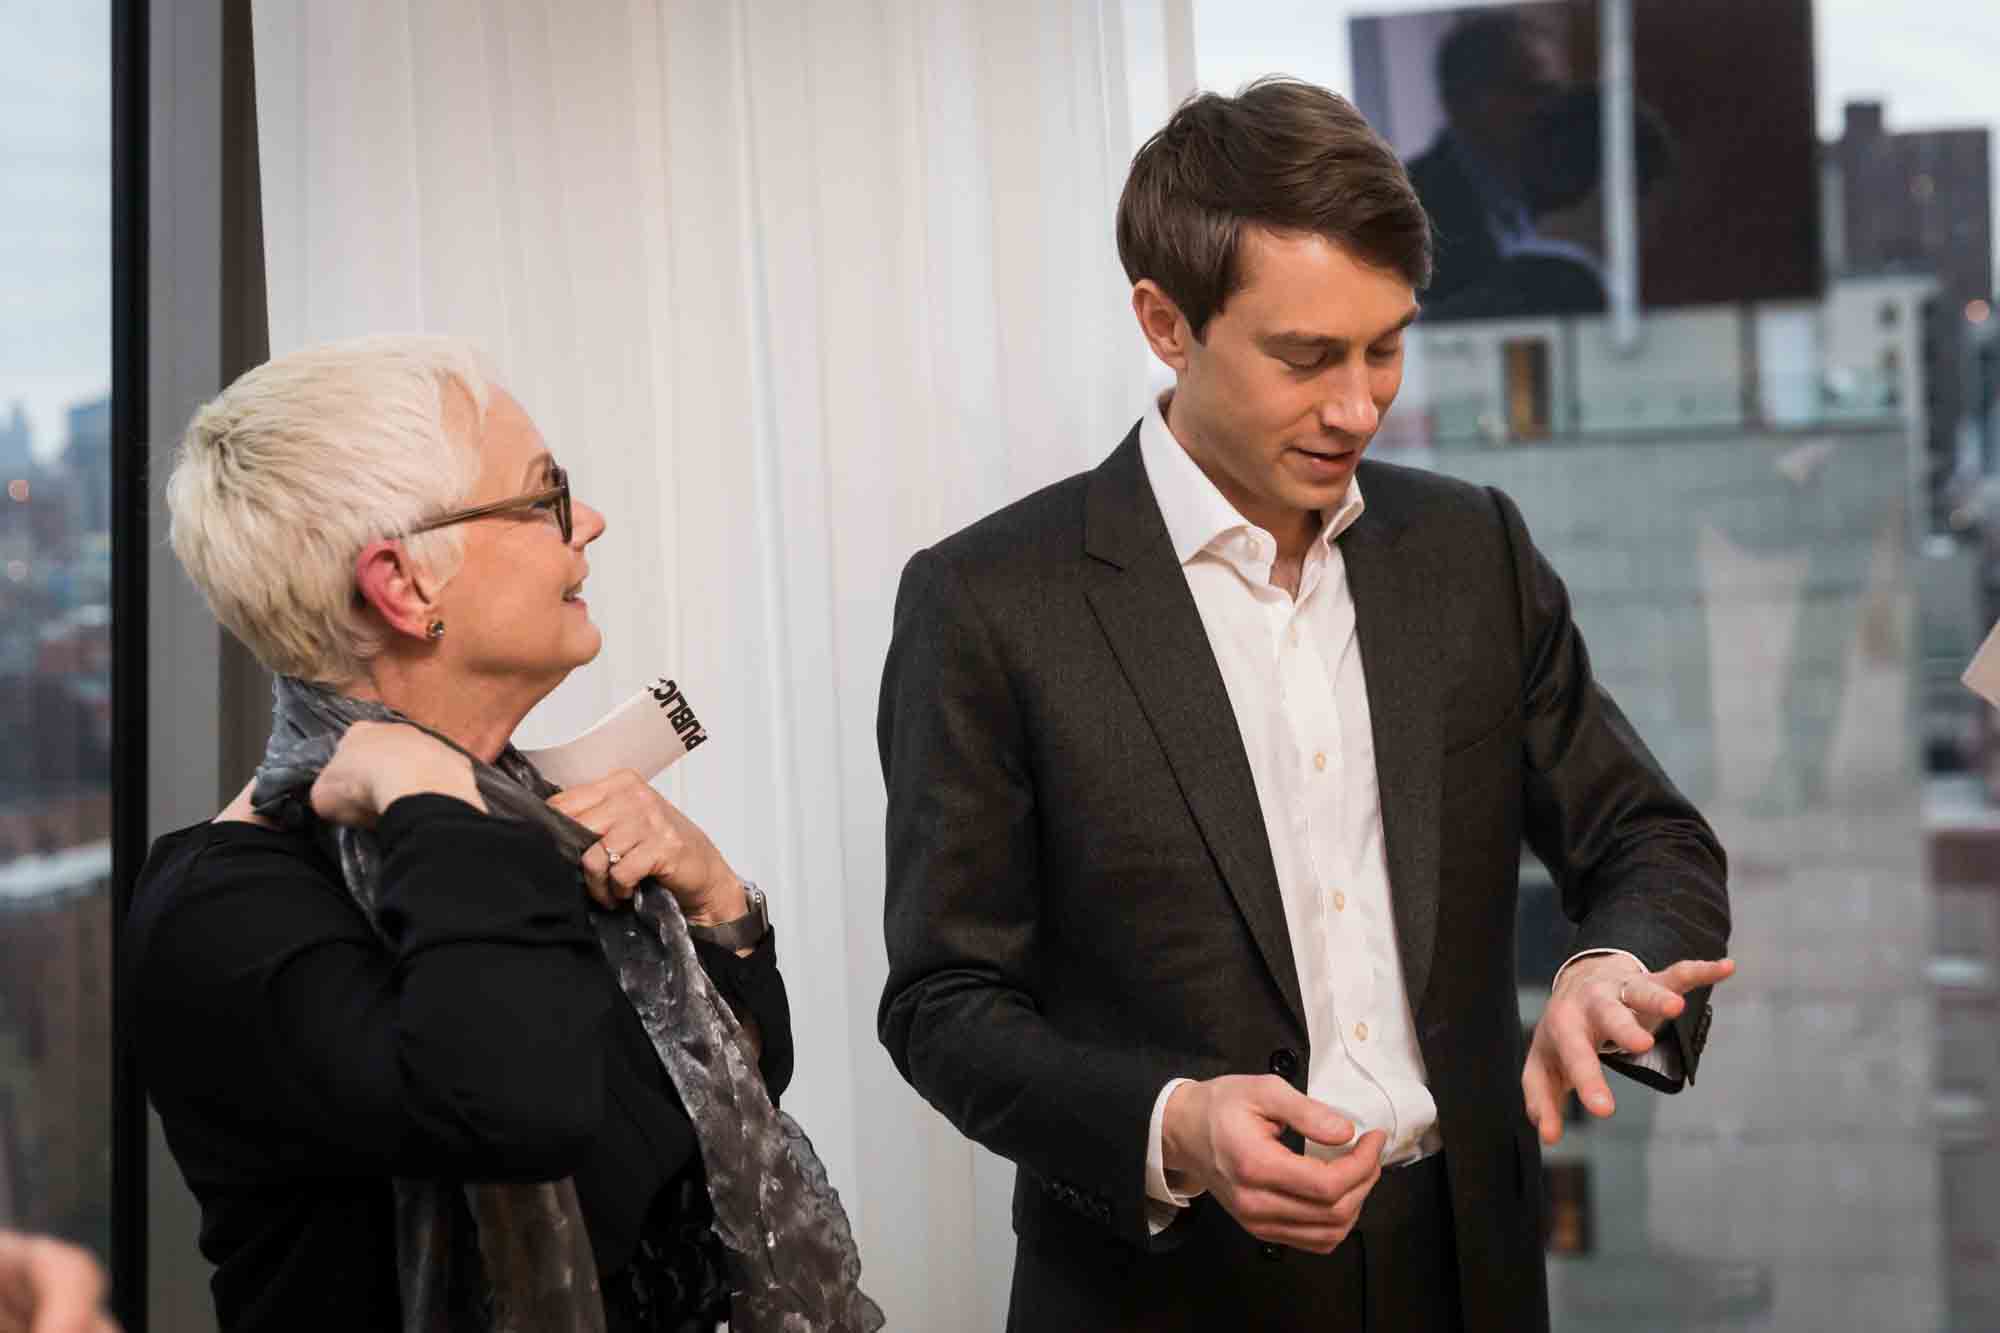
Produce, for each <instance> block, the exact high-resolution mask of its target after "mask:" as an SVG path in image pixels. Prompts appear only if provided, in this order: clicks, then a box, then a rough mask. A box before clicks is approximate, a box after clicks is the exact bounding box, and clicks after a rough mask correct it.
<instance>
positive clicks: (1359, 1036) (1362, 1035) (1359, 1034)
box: [1354, 1023, 1368, 1041]
mask: <svg viewBox="0 0 2000 1333" xmlns="http://www.w3.org/2000/svg"><path fill="white" fill-rule="evenodd" d="M1354 1039H1355V1040H1356V1041H1367V1040H1368V1025H1367V1024H1366V1023H1356V1024H1355V1025H1354Z"/></svg>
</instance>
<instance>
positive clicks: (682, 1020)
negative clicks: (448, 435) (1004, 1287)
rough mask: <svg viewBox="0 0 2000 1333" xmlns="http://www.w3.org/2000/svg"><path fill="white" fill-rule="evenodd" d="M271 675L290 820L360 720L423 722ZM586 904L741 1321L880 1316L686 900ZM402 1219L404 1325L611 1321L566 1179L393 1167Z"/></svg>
mask: <svg viewBox="0 0 2000 1333" xmlns="http://www.w3.org/2000/svg"><path fill="white" fill-rule="evenodd" d="M273 693H274V696H275V697H274V701H273V706H272V717H271V740H270V744H269V746H268V748H267V749H266V750H265V753H264V763H263V765H262V767H260V768H259V769H258V770H257V784H256V790H255V792H254V793H253V795H252V801H253V803H254V805H255V806H256V808H257V810H258V812H259V813H260V814H264V815H266V816H269V817H272V818H274V819H277V820H279V821H280V822H282V823H286V824H289V825H292V826H297V825H298V823H299V822H300V819H301V815H302V812H303V811H304V810H306V809H309V808H310V802H309V800H308V794H309V792H310V791H311V788H312V783H313V780H314V778H316V777H317V776H318V775H319V771H320V770H321V769H322V768H324V767H325V766H326V764H327V761H328V760H329V759H331V758H332V756H333V751H334V747H335V746H337V745H338V744H339V743H340V738H341V736H342V735H343V734H345V732H346V730H347V728H348V727H349V726H351V725H352V724H354V723H356V722H362V721H377V722H404V723H409V724H410V725H412V726H419V727H420V728H421V729H422V730H425V731H427V732H428V731H429V728H424V727H421V724H419V723H414V722H412V721H411V719H409V718H407V717H404V716H403V715H402V714H400V713H398V712H396V711H395V710H394V709H391V708H387V707H384V706H383V705H381V704H376V703H368V702H365V701H362V700H357V699H350V698H347V697H346V696H344V695H340V694H335V693H333V692H332V691H330V690H326V689H323V688H321V687H319V686H316V685H311V684H307V683H305V682H303V681H299V680H295V679H292V678H290V677H286V678H282V679H280V680H279V681H278V682H277V685H276V688H275V690H274V691H273ZM430 734H431V735H434V736H435V735H437V733H435V732H430ZM438 739H439V740H442V741H445V743H446V744H447V745H449V744H451V742H450V741H448V740H445V738H444V737H442V736H439V737H438ZM453 748H454V749H456V748H457V747H456V746H454V747H453ZM468 758H471V759H472V771H473V775H474V777H475V778H476V780H477V782H478V785H479V794H480V795H481V796H482V797H483V798H484V799H485V801H486V806H487V809H488V810H490V811H491V812H492V813H493V814H494V815H496V816H498V817H500V818H502V819H512V820H517V821H519V822H522V823H528V824H534V825H536V826H538V827H540V828H542V829H545V830H546V831H547V832H548V834H549V836H550V837H552V838H554V839H555V841H556V845H557V846H559V847H560V848H562V850H563V852H564V854H565V855H567V856H568V857H569V858H570V859H571V860H577V859H579V858H580V857H581V856H582V855H583V853H584V850H585V849H586V848H588V847H589V846H590V845H591V844H592V843H594V842H596V841H597V835H596V834H594V833H592V832H591V831H590V830H589V829H587V828H585V827H584V826H583V825H581V824H579V823H577V822H576V821H574V820H572V819H569V818H567V817H566V816H564V815H562V814H561V813H559V812H558V811H556V810H555V809H553V808H551V807H550V806H549V804H548V802H547V797H548V796H549V795H550V794H552V793H553V792H554V791H555V788H554V786H552V785H551V784H550V783H549V782H547V781H546V780H545V779H544V778H543V777H542V776H541V774H539V773H537V772H536V771H535V769H534V767H533V766H532V765H530V764H529V763H528V762H527V760H525V759H523V758H522V757H521V756H520V754H519V753H518V752H516V751H515V750H514V749H513V748H512V747H511V746H510V747H509V748H508V749H507V750H506V751H504V752H503V753H502V754H501V755H500V757H499V759H498V760H497V761H496V762H495V763H493V764H486V763H482V762H480V761H479V760H478V759H477V758H476V757H472V756H468ZM334 840H335V842H336V844H337V848H338V852H339V860H340V869H341V874H342V875H343V877H344V878H345V879H346V881H347V889H348V892H349V893H351V894H352V895H353V896H354V900H355V902H356V903H358V904H359V905H360V907H361V910H362V911H363V912H365V913H366V914H367V916H368V919H369V920H370V921H371V922H374V921H375V920H376V916H377V910H378V901H377V895H378V893H379V891H380V888H381V871H382V858H381V851H380V848H379V846H378V845H377V843H376V840H375V837H374V835H373V834H372V833H371V832H369V831H368V830H365V829H349V828H342V829H338V830H336V831H335V833H334ZM581 891H582V890H581V888H580V887H579V889H578V892H579V893H580V892H581ZM591 918H592V923H593V925H594V926H595V927H596V930H597V938H598V943H599V944H600V945H601V946H602V948H603V950H604V956H605V958H606V959H607V960H608V961H609V962H610V964H611V967H612V969H613V970H614V971H615V972H616V973H617V974H618V984H619V986H620V987H621V988H622V989H623V990H624V992H625V997H626V999H627V1000H629V1001H630V1002H631V1004H632V1007H633V1009H634V1010H636V1011H637V1012H638V1015H639V1021H640V1023H641V1024H642V1025H643V1026H644V1027H645V1029H646V1035H647V1036H648V1037H649V1038H651V1040H652V1043H653V1049H654V1051H655V1052H657V1053H658V1055H659V1057H660V1063H661V1065H662V1066H664V1067H665V1069H666V1071H667V1074H668V1075H669V1077H671V1078H672V1080H673V1084H674V1088H675V1089H676V1090H677V1091H678V1092H679V1093H680V1098H681V1104H682V1105H683V1106H685V1107H686V1108H687V1113H688V1117H689V1119H691V1120H692V1121H693V1122H694V1128H695V1134H696V1136H697V1137H698V1138H699V1140H700V1143H701V1160H702V1164H703V1166H704V1168H705V1169H706V1171H707V1177H708V1192H709V1197H710V1199H711V1200H712V1201H713V1203H714V1205H715V1231H716V1234H717V1236H718V1237H719V1238H720V1239H721V1241H722V1244H723V1247H724V1249H725V1250H726V1251H727V1254H728V1262H729V1277H730V1281H731V1286H732V1292H731V1298H730V1320H729V1326H730V1328H731V1330H732V1333H875V1330H878V1329H880V1328H881V1327H882V1323H883V1318H882V1311H881V1310H880V1308H879V1307H877V1306H876V1304H875V1303H874V1302H873V1301H872V1300H870V1299H869V1298H868V1297H867V1296H865V1295H864V1294H862V1291H861V1288H860V1285H859V1283H860V1277H861V1259H860V1256H859V1255H858V1254H857V1253H856V1252H855V1248H854V1237H853V1233H852V1232H851V1231H850V1230H849V1227H848V1223H847V1214H846V1213H845V1212H844V1211H842V1209H841V1206H840V1197H839V1195H838V1194H836V1193H835V1192H834V1189H833V1186H832V1185H831V1184H830V1183H829V1182H828V1180H827V1177H826V1170H825V1168H824V1167H822V1166H821V1165H820V1161H819V1158H818V1156H817V1155H816V1154H815V1153H814V1152H813V1147H812V1144H811V1142H810V1141H809V1140H808V1139H807V1138H806V1136H805V1132H804V1131H803V1130H801V1129H800V1128H799V1126H798V1124H797V1123H796V1122H795V1121H793V1120H792V1118H791V1117H790V1116H788V1115H786V1114H784V1113H783V1112H782V1111H779V1110H778V1109H777V1108H775V1107H774V1106H772V1105H771V1099H770V1096H769V1095H768V1094H767V1093H766V1091H765V1088H764V1083H763V1079H762V1078H761V1076H760V1075H759V1074H758V1072H757V1061H756V1058H755V1056H754V1054H753V1053H752V1051H751V1048H750V1045H749V1043H748V1041H747V1039H746V1038H745V1035H744V1032H743V1028H742V1026H741V1025H740V1024H739V1023H738V1022H737V1020H736V1016H735V1015H734V1014H733V1013H731V1012H730V1009H729V1006H728V1005H727V1004H726V1003H724V1002H723V1001H722V1000H721V998H720V997H718V996H717V995H716V993H715V991H714V989H713V988H712V987H711V986H710V985H709V982H708V976H707V974H706V973H705V972H703V971H702V967H701V963H700V962H699V960H698V959H697V958H696V957H695V952H694V946H693V944H692V943H691V942H690V941H689V939H688V932H687V922H686V920H685V918H683V917H682V915H681V910H680V905H679V904H678V903H677V902H675V900H674V897H673V895H672V894H671V893H668V892H667V891H666V890H665V889H664V888H662V887H661V886H660V885H659V884H657V883H656V882H654V881H652V880H648V881H646V882H645V883H644V884H643V885H642V886H641V888H640V891H639V892H638V894H636V895H635V896H634V898H633V900H632V908H631V910H629V911H624V910H621V911H616V912H596V911H593V912H592V913H591ZM468 1219H469V1223H468ZM396 1228H397V1236H396V1250H397V1259H398V1264H399V1267H400V1270H401V1271H400V1274H399V1278H400V1284H401V1291H402V1309H403V1328H404V1333H444V1330H449V1329H456V1328H462V1327H464V1322H463V1321H464V1316H465V1311H464V1308H463V1307H464V1306H465V1304H466V1303H467V1300H468V1297H470V1298H471V1299H472V1300H473V1301H474V1302H476V1304H477V1305H478V1306H479V1307H482V1308H483V1309H484V1311H485V1317H484V1319H483V1320H482V1321H481V1324H480V1326H481V1327H483V1328H485V1329H489V1330H492V1331H493V1333H602V1330H603V1329H604V1309H603V1300H602V1297H601V1295H600V1293H599V1291H598V1286H597V1266H596V1263H595V1262H594V1261H593V1259H592V1257H591V1252H590V1237H589V1235H588V1234H587V1233H586V1232H585V1230H584V1225H583V1217H582V1214H581V1213H580V1212H579V1211H578V1208H577V1198H576V1187H575V1185H574V1184H573V1183H572V1182H570V1181H568V1180H559V1181H555V1182H552V1183H544V1184H478V1185H462V1184H457V1183H454V1182H449V1181H443V1180H398V1181H396ZM471 1233H476V1235H475V1234H471Z"/></svg>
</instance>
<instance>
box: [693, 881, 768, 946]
mask: <svg viewBox="0 0 2000 1333" xmlns="http://www.w3.org/2000/svg"><path fill="white" fill-rule="evenodd" d="M743 892H744V893H745V894H746V895H747V896H748V897H749V899H750V910H749V911H747V912H745V913H744V914H743V915H742V916H739V917H737V918H736V919H735V920H734V921H724V922H722V923H721V924H720V925H715V926H697V925H695V924H694V923H693V922H689V923H688V935H689V936H690V937H691V938H693V939H697V940H700V941H701V942H702V943H703V944H713V945H716V946H718V947H720V948H724V949H730V950H736V949H748V948H752V947H754V946H755V945H756V944H757V943H758V942H759V941H760V940H762V939H763V938H764V932H766V931H768V930H769V929H770V928H771V919H770V917H769V916H767V915H766V914H765V911H764V891H763V890H762V889H760V888H758V887H757V886H756V885H755V884H752V883H751V882H750V881H749V880H747V879H746V880H744V881H743Z"/></svg>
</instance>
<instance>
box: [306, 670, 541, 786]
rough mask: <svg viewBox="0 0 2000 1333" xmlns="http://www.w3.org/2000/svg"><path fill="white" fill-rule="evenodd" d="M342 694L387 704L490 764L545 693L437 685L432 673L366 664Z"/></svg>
mask: <svg viewBox="0 0 2000 1333" xmlns="http://www.w3.org/2000/svg"><path fill="white" fill-rule="evenodd" d="M340 692H341V693H342V694H345V695H348V696H349V697H351V698H355V699H367V700H371V701H373V702H375V703H380V704H386V705H388V706H389V707H390V708H393V709H395V710H396V711H397V712H399V713H401V714H403V715H404V716H405V717H407V718H409V719H410V720H411V721H413V722H421V723H422V724H423V725H425V726H426V727H429V728H430V729H431V730H432V731H435V732H437V733H438V734H439V735H440V736H443V737H445V738H447V739H448V740H450V741H451V742H452V743H453V744H454V745H457V746H458V747H459V748H460V749H462V750H464V751H465V752H466V753H467V754H470V755H472V756H474V757H475V758H477V759H479V760H481V761H483V762H485V763H489V764H490V763H492V762H493V760H494V759H495V758H496V757H497V756H498V755H499V753H500V751H502V750H503V749H505V748H506V747H507V742H508V741H509V740H510V739H511V738H512V737H513V735H514V729H515V728H516V727H518V726H520V725H521V719H522V718H524V717H526V716H527V715H528V710H529V709H531V708H533V707H534V706H535V705H536V704H537V703H539V702H541V700H542V698H543V696H544V695H546V694H547V693H548V690H546V689H542V690H533V691H531V690H529V689H528V688H527V687H525V686H522V685H519V684H513V683H503V682H500V681H494V680H473V681H466V680H463V679H458V680H449V681H447V680H442V679H438V678H436V677H435V675H434V673H431V672H426V671H409V670H403V669H398V667H397V665H396V664H394V663H385V662H379V661H378V662H376V663H372V664H371V669H370V672H369V674H368V675H367V676H365V677H362V678H360V679H358V680H353V681H349V682H348V683H347V684H345V685H343V686H341V687H340Z"/></svg>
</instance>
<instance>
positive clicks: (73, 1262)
mask: <svg viewBox="0 0 2000 1333" xmlns="http://www.w3.org/2000/svg"><path fill="white" fill-rule="evenodd" d="M103 1296H104V1274H103V1272H102V1271H101V1270H100V1269H99V1268H98V1266H97V1261H96V1260H95V1259H93V1258H91V1257H90V1255H89V1254H88V1253H86V1252H85V1251H83V1250H80V1249H78V1248H77V1247H76V1246H74V1245H70V1244H67V1243H65V1242H63V1241H59V1240H54V1239H52V1238H50V1237H48V1236H28V1235H23V1234H21V1233H20V1232H18V1231H4V1230H0V1333H117V1328H118V1325H117V1324H115V1323H113V1322H112V1320H111V1317H110V1316H109V1315H107V1314H105V1313H104V1311H103V1309H102V1308H101V1307H100V1306H99V1304H98V1302H99V1301H100V1300H102V1299H103Z"/></svg>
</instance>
